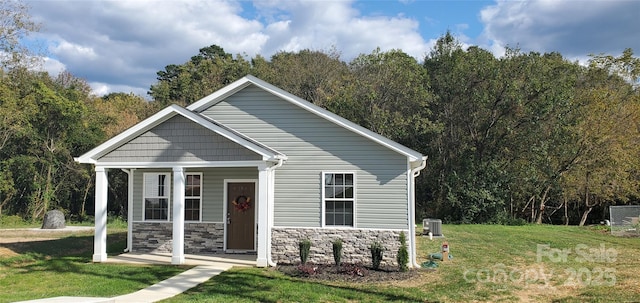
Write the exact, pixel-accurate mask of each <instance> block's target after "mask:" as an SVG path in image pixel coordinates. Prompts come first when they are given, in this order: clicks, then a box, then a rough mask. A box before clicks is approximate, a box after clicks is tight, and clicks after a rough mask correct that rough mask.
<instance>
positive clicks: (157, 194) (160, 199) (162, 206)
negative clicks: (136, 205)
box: [143, 173, 170, 220]
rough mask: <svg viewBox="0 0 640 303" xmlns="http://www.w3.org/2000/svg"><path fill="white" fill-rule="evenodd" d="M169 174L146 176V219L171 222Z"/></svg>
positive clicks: (147, 174) (149, 174) (148, 174)
mask: <svg viewBox="0 0 640 303" xmlns="http://www.w3.org/2000/svg"><path fill="white" fill-rule="evenodd" d="M168 182H169V174H167V173H145V174H144V193H143V195H144V219H145V220H169V190H170V188H169V185H168V184H169V183H168Z"/></svg>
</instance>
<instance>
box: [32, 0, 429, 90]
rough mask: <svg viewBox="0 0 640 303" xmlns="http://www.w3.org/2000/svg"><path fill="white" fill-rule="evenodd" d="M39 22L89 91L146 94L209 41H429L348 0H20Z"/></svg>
mask: <svg viewBox="0 0 640 303" xmlns="http://www.w3.org/2000/svg"><path fill="white" fill-rule="evenodd" d="M27 1H28V2H29V4H30V6H31V14H32V16H33V17H34V19H35V20H36V21H39V22H41V23H42V25H43V28H42V30H41V33H40V34H38V39H39V40H41V41H44V42H45V43H47V44H48V45H49V56H50V57H52V58H55V59H51V58H50V60H52V61H51V62H57V63H58V64H59V67H64V68H66V69H67V70H68V71H69V72H71V73H72V74H73V75H75V76H77V77H81V78H84V79H87V81H88V82H89V83H90V85H91V87H92V88H93V89H94V91H95V93H96V94H103V93H108V92H113V91H118V90H120V89H126V91H125V92H130V91H131V92H134V93H137V94H143V95H144V94H146V91H147V90H148V89H149V87H150V85H151V84H153V83H154V82H155V81H156V79H155V78H156V72H157V71H160V70H162V69H164V67H165V66H166V65H169V64H181V63H184V62H186V61H187V60H189V58H190V57H191V56H193V55H195V54H197V52H198V49H200V48H203V47H206V46H209V45H212V44H216V45H219V46H221V47H223V48H224V50H225V51H227V52H229V53H232V54H246V55H248V56H250V57H253V56H255V55H256V54H260V55H262V56H264V57H267V58H269V57H270V56H271V55H273V54H274V53H276V52H277V51H281V50H285V51H297V50H301V49H305V48H310V49H329V48H331V47H334V46H335V47H336V48H337V49H338V50H340V51H341V52H342V54H343V57H344V58H345V59H346V60H348V59H350V58H353V57H355V56H357V55H358V54H360V53H369V52H371V51H372V50H373V49H375V48H376V47H380V48H381V49H383V50H388V49H392V48H395V49H402V50H404V51H405V52H407V53H408V54H410V55H413V56H415V57H416V58H422V56H423V55H424V53H425V52H426V51H427V50H428V49H429V47H430V45H431V43H426V42H425V41H424V39H423V38H422V37H421V36H420V34H419V32H418V22H417V21H416V20H414V19H411V18H408V17H405V16H403V15H399V16H390V17H389V16H375V17H371V16H361V15H360V14H361V13H360V12H359V11H358V10H356V9H354V2H353V1H351V0H348V1H339V0H334V1H302V0H264V1H263V0H260V1H255V2H254V3H253V5H254V7H255V9H256V14H257V16H256V17H255V18H254V17H251V18H250V19H249V18H248V17H243V16H242V15H243V13H244V12H243V11H242V10H243V7H242V5H245V6H247V3H246V2H245V3H242V2H237V1H233V0H212V1H209V0H194V1H164V0H136V1H73V0H58V1H39V0H27Z"/></svg>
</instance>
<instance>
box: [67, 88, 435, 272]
mask: <svg viewBox="0 0 640 303" xmlns="http://www.w3.org/2000/svg"><path fill="white" fill-rule="evenodd" d="M76 161H77V162H80V163H89V164H93V165H94V166H95V173H96V176H95V178H96V180H95V182H96V183H95V222H96V223H95V240H94V254H93V261H94V262H103V261H105V260H106V259H107V253H106V220H107V218H106V216H107V215H106V209H107V207H106V206H107V203H108V202H107V190H108V184H107V182H108V181H107V174H108V172H109V170H116V169H117V170H123V171H125V172H126V173H127V174H128V216H129V217H128V241H127V245H128V247H127V250H129V251H131V252H170V253H171V256H172V259H171V262H172V263H173V264H182V263H184V261H185V253H190V254H213V253H253V254H255V255H256V265H257V266H260V267H264V266H269V265H272V266H273V265H275V264H277V263H293V262H297V260H298V243H299V242H300V241H301V240H302V239H310V240H311V245H312V248H311V255H310V261H312V262H327V263H329V262H333V258H332V252H331V251H332V245H331V243H332V241H334V240H336V239H338V238H340V239H342V240H343V243H344V244H343V247H344V248H343V262H361V263H364V264H366V263H368V262H369V260H370V251H369V246H370V245H371V244H372V243H373V242H374V241H377V242H380V243H382V244H383V245H385V246H386V248H387V250H386V252H385V259H384V260H383V262H387V263H395V254H396V253H397V250H398V247H399V242H398V237H399V235H400V232H404V233H405V234H407V239H408V245H409V247H408V248H409V254H410V260H411V262H410V266H417V264H416V243H415V237H414V235H415V220H414V216H415V195H414V187H415V177H416V176H417V175H418V174H419V172H420V170H422V169H423V168H424V167H425V165H426V157H424V156H423V155H422V154H421V153H419V152H417V151H415V150H412V149H410V148H407V147H405V146H403V145H401V144H398V143H396V142H394V141H392V140H389V139H387V138H385V137H383V136H381V135H379V134H376V133H374V132H372V131H369V130H367V129H365V128H363V127H361V126H359V125H356V124H355V123H352V122H350V121H348V120H346V119H344V118H342V117H340V116H338V115H336V114H333V113H331V112H329V111H327V110H325V109H322V108H320V107H318V106H315V105H314V104H312V103H310V102H307V101H305V100H303V99H301V98H299V97H296V96H294V95H292V94H290V93H288V92H286V91H284V90H282V89H280V88H277V87H275V86H273V85H271V84H269V83H266V82H265V81H262V80H260V79H258V78H256V77H253V76H246V77H244V78H242V79H240V80H238V81H235V82H233V83H231V84H229V85H228V86H226V87H224V88H222V89H220V90H218V91H216V92H215V93H213V94H211V95H209V96H207V97H204V98H202V99H200V100H198V101H196V102H195V103H193V104H191V105H190V106H188V107H186V108H184V107H181V106H178V105H171V106H169V107H167V108H165V109H163V110H161V111H159V112H158V113H156V114H154V115H153V116H151V117H149V118H147V119H145V120H143V121H142V122H140V123H138V124H136V125H134V126H133V127H131V128H129V129H127V130H126V131H124V132H122V133H120V134H119V135H117V136H115V137H113V138H111V139H110V140H108V141H106V142H104V143H102V144H100V145H99V146H97V147H95V148H94V149H92V150H90V151H89V152H87V153H85V154H84V155H82V156H80V157H77V158H76Z"/></svg>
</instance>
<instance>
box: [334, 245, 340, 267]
mask: <svg viewBox="0 0 640 303" xmlns="http://www.w3.org/2000/svg"><path fill="white" fill-rule="evenodd" d="M333 261H335V262H336V266H337V267H340V263H341V261H342V239H336V240H335V241H333Z"/></svg>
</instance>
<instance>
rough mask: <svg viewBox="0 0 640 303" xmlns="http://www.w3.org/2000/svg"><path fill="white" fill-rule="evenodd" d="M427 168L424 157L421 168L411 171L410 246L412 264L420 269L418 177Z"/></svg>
mask: <svg viewBox="0 0 640 303" xmlns="http://www.w3.org/2000/svg"><path fill="white" fill-rule="evenodd" d="M426 166H427V157H426V156H424V157H422V163H421V164H420V166H418V167H416V168H414V169H412V170H411V173H410V177H411V181H410V182H411V188H410V189H409V190H410V196H411V198H410V199H409V200H410V201H409V246H410V248H409V249H410V250H411V264H412V265H413V267H420V264H418V260H417V257H416V252H417V251H418V249H417V247H416V246H417V245H416V190H415V189H416V177H418V176H419V175H420V171H421V170H423V169H424V168H425V167H426Z"/></svg>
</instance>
